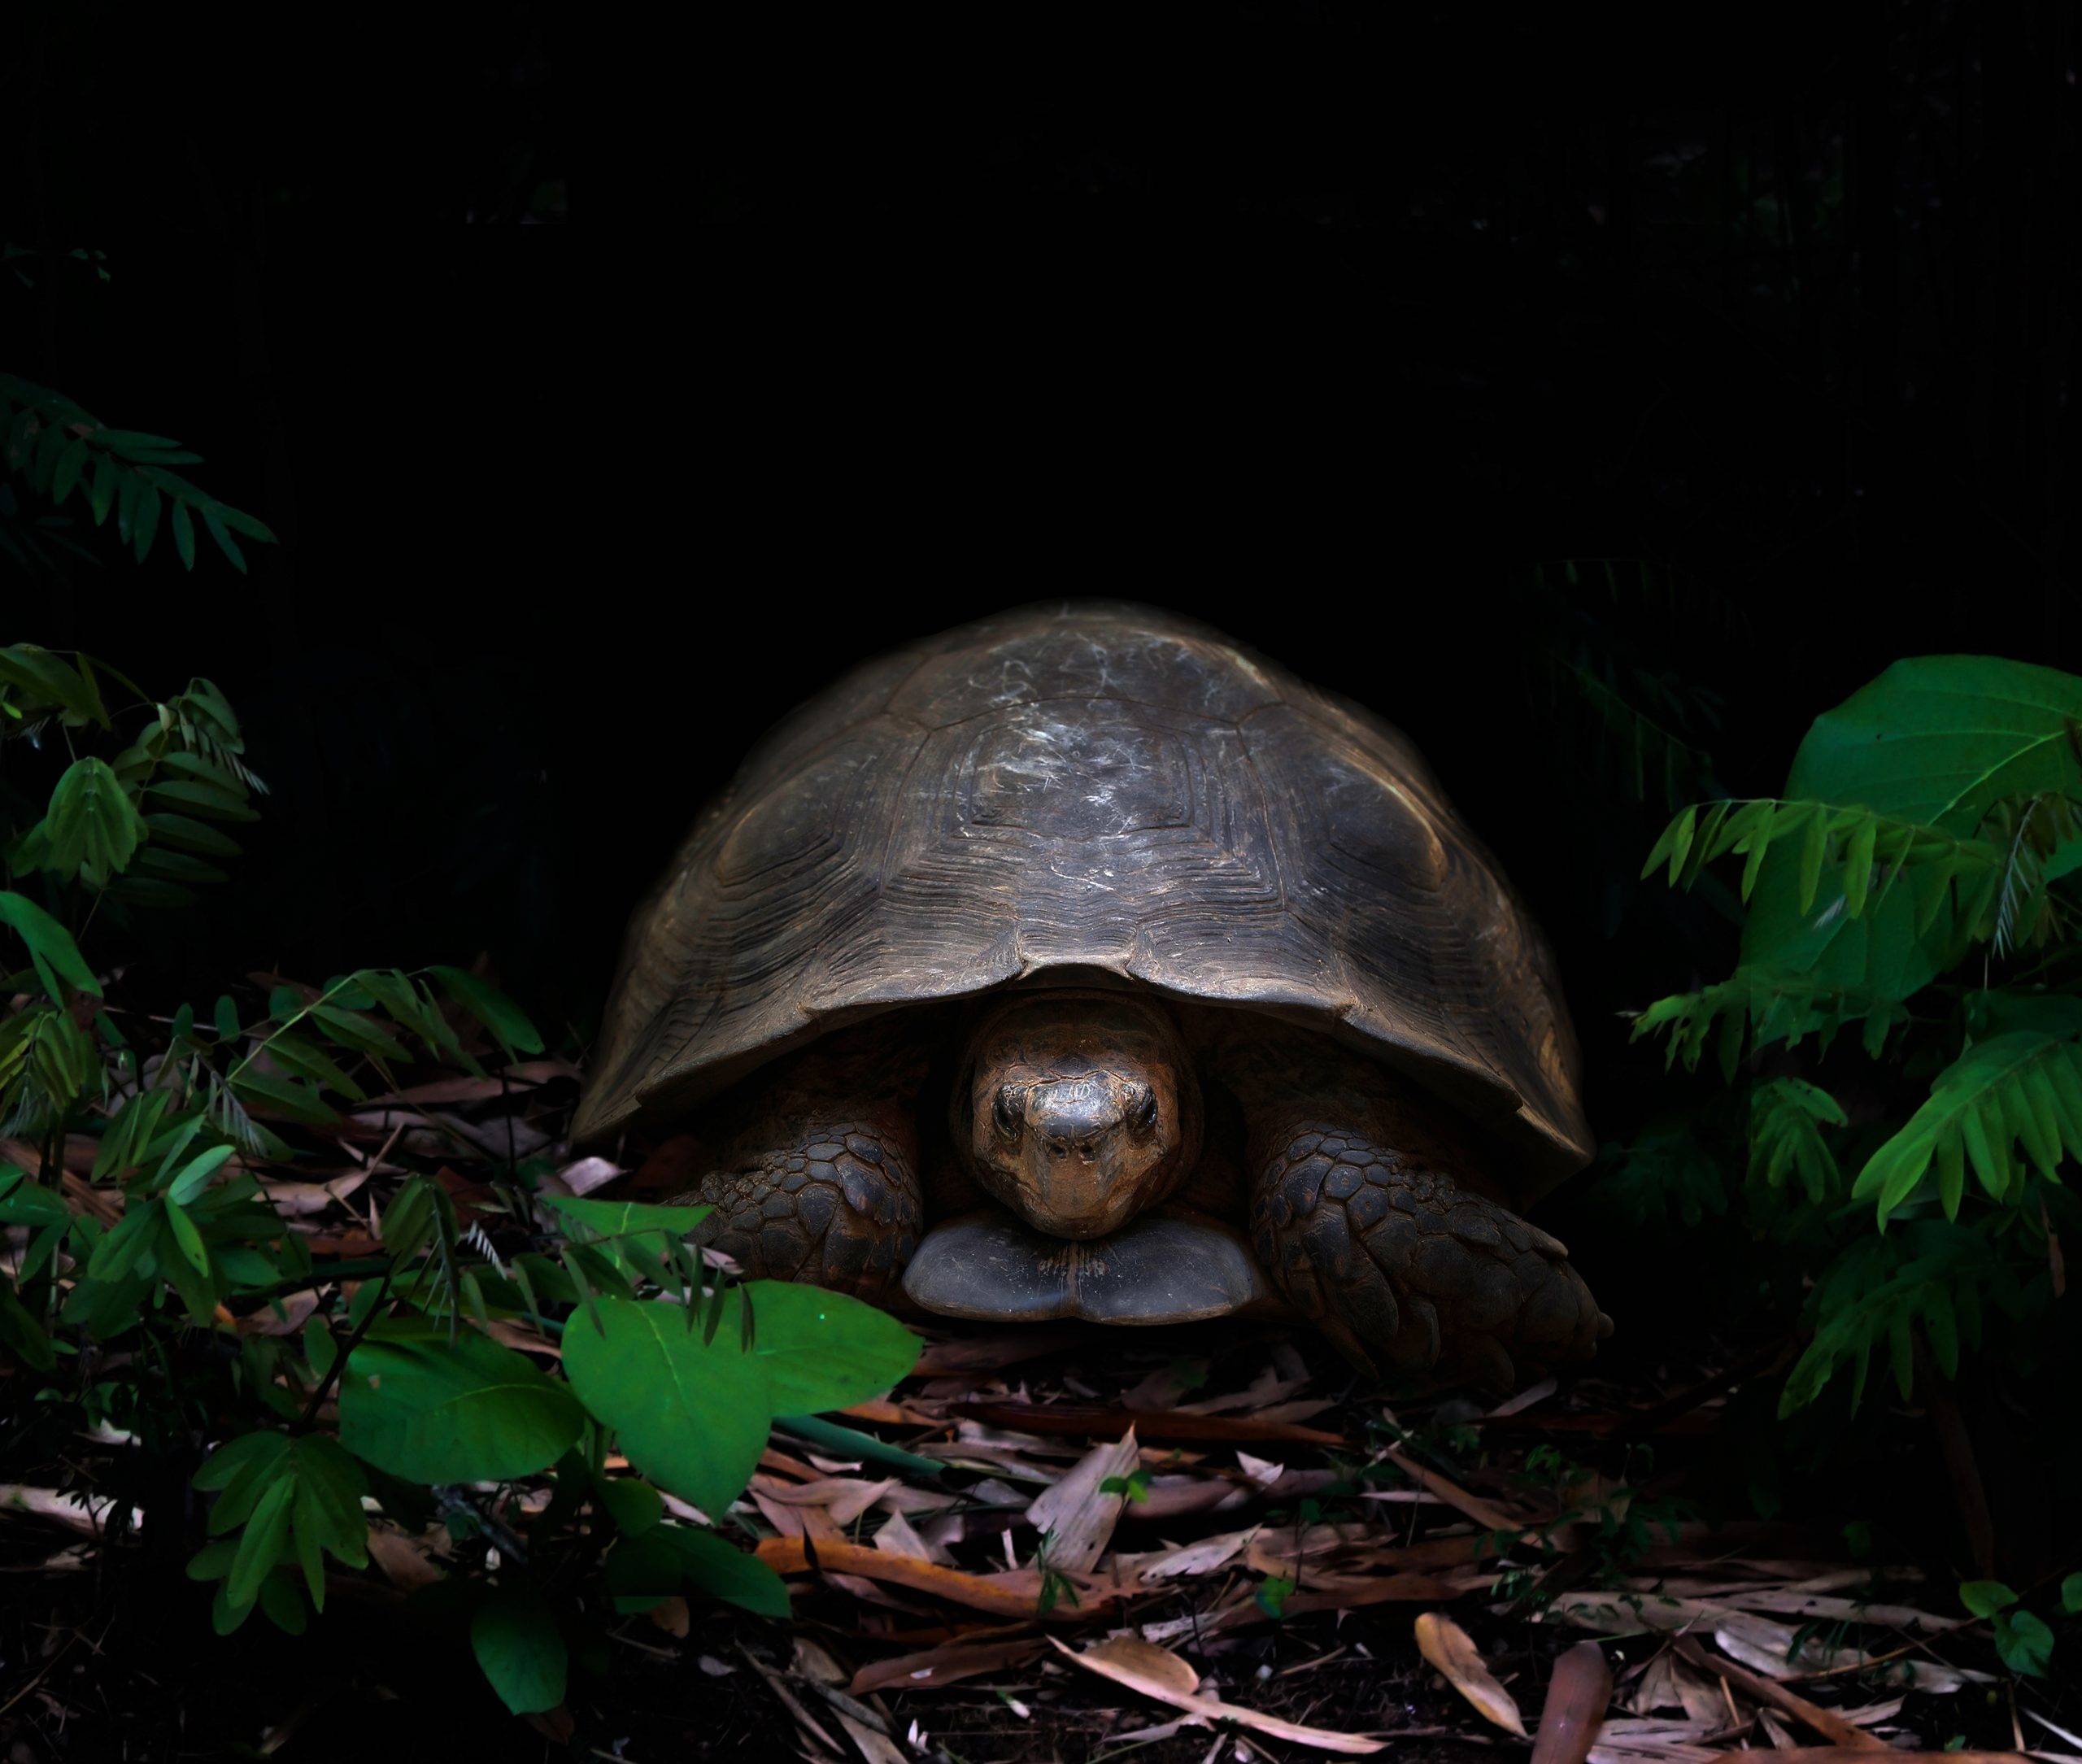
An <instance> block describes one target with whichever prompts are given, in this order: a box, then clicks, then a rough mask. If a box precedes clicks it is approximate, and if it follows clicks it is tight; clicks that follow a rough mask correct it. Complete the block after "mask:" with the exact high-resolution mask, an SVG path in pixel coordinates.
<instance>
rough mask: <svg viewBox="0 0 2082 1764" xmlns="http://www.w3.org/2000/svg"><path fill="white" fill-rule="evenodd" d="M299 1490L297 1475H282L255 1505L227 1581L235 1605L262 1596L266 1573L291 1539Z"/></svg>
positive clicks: (229, 1594) (231, 1600) (226, 1590)
mask: <svg viewBox="0 0 2082 1764" xmlns="http://www.w3.org/2000/svg"><path fill="white" fill-rule="evenodd" d="M295 1492H296V1484H295V1482H294V1479H292V1478H290V1477H287V1476H284V1477H280V1478H278V1479H277V1480H276V1481H275V1482H274V1483H272V1484H270V1485H269V1487H268V1492H266V1493H265V1494H264V1495H263V1496H261V1497H260V1503H259V1505H258V1506H256V1507H255V1509H253V1517H252V1518H251V1519H250V1520H249V1521H248V1522H246V1531H245V1533H244V1535H242V1536H241V1537H240V1539H239V1540H238V1548H237V1553H235V1554H234V1555H233V1557H232V1564H231V1576H230V1578H229V1579H228V1580H227V1581H226V1582H225V1583H224V1594H225V1596H226V1598H227V1599H229V1601H230V1602H231V1603H232V1604H233V1605H250V1604H252V1602H253V1601H255V1599H256V1598H258V1597H259V1596H260V1581H261V1579H262V1577H263V1576H264V1575H267V1574H268V1572H269V1571H270V1570H272V1569H273V1567H274V1566H275V1564H276V1563H277V1562H278V1561H281V1559H282V1553H283V1552H282V1546H283V1545H284V1544H285V1543H286V1542H287V1541H288V1540H289V1532H290V1500H291V1499H292V1497H293V1496H294V1494H295Z"/></svg>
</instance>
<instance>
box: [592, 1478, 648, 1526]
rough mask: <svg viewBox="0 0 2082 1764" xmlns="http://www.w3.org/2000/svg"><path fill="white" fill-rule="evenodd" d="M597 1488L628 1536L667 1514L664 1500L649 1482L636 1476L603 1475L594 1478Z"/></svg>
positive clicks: (609, 1511) (605, 1505)
mask: <svg viewBox="0 0 2082 1764" xmlns="http://www.w3.org/2000/svg"><path fill="white" fill-rule="evenodd" d="M593 1488H594V1492H595V1494H596V1495H598V1496H599V1501H600V1505H602V1506H603V1507H604V1508H606V1509H607V1510H608V1517H609V1518H612V1520H613V1521H614V1522H615V1529H616V1530H617V1531H620V1532H621V1533H622V1535H624V1536H625V1537H636V1536H638V1535H641V1534H642V1533H643V1532H645V1531H649V1530H650V1529H651V1527H652V1526H654V1525H656V1523H657V1522H659V1521H660V1519H662V1518H664V1516H665V1503H664V1500H662V1499H661V1498H660V1496H659V1493H658V1491H657V1490H656V1489H655V1488H653V1487H651V1485H650V1483H646V1482H638V1480H637V1479H635V1478H634V1477H633V1476H601V1477H596V1478H595V1480H594V1485H593Z"/></svg>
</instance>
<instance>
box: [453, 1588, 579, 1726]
mask: <svg viewBox="0 0 2082 1764" xmlns="http://www.w3.org/2000/svg"><path fill="white" fill-rule="evenodd" d="M470 1646H471V1649H472V1650H473V1652H474V1653H476V1654H477V1664H478V1665H479V1666H481V1667H483V1669H484V1675H485V1676H486V1678H487V1679H490V1681H491V1688H493V1689H494V1690H495V1691H497V1692H499V1701H501V1702H503V1703H504V1704H505V1705H506V1706H507V1708H508V1709H510V1710H512V1711H513V1713H514V1714H516V1715H529V1714H539V1713H540V1712H541V1711H542V1710H546V1709H554V1708H555V1707H556V1705H558V1704H559V1703H560V1702H562V1701H564V1680H565V1677H566V1675H567V1673H568V1669H569V1660H568V1653H567V1652H566V1649H565V1648H564V1637H563V1636H561V1635H560V1634H559V1633H558V1631H557V1625H556V1614H555V1612H553V1611H552V1610H551V1609H550V1607H549V1605H548V1602H547V1601H546V1600H544V1599H543V1598H542V1596H540V1595H539V1594H538V1593H532V1592H507V1591H506V1590H504V1589H503V1588H502V1589H501V1590H499V1591H498V1592H494V1593H493V1594H492V1596H490V1598H489V1599H487V1600H486V1601H485V1602H484V1604H483V1605H480V1606H479V1607H478V1609H477V1615H476V1616H475V1617H473V1618H472V1619H471V1620H470Z"/></svg>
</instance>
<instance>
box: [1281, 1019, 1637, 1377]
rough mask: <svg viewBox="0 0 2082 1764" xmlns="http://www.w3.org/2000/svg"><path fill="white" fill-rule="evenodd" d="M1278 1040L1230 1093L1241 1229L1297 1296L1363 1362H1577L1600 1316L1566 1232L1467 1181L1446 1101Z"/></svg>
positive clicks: (1598, 1331) (1326, 1048) (1462, 1367)
mask: <svg viewBox="0 0 2082 1764" xmlns="http://www.w3.org/2000/svg"><path fill="white" fill-rule="evenodd" d="M1278 1045H1279V1044H1278V1043H1275V1046H1278ZM1283 1052H1286V1053H1287V1054H1288V1055H1289V1057H1286V1058H1282V1059H1279V1060H1278V1061H1276V1062H1272V1061H1266V1060H1265V1058H1264V1057H1263V1054H1262V1052H1261V1055H1260V1057H1259V1058H1257V1059H1255V1060H1252V1061H1250V1062H1249V1064H1250V1065H1251V1067H1252V1068H1254V1069H1255V1070H1254V1071H1253V1072H1252V1073H1251V1074H1249V1075H1248V1076H1247V1077H1246V1078H1245V1080H1244V1083H1243V1085H1242V1087H1241V1094H1240V1095H1239V1100H1240V1101H1241V1102H1242V1103H1243V1105H1244V1111H1245V1113H1246V1115H1247V1117H1249V1119H1250V1134H1249V1152H1248V1167H1249V1170H1250V1173H1251V1231H1252V1240H1253V1243H1254V1245H1255V1247H1256V1248H1257V1252H1258V1255H1259V1257H1260V1258H1261V1260H1262V1261H1263V1262H1264V1264H1265V1269H1266V1271H1267V1272H1268V1273H1269V1274H1270V1275H1271V1276H1272V1278H1273V1279H1274V1282H1275V1283H1277V1284H1278V1285H1279V1286H1280V1287H1282V1288H1283V1290H1284V1291H1285V1292H1286V1293H1287V1297H1288V1298H1289V1299H1290V1300H1291V1301H1292V1302H1293V1304H1294V1305H1295V1307H1296V1309H1298V1310H1300V1312H1301V1313H1302V1314H1303V1315H1304V1316H1305V1317H1307V1318H1309V1319H1310V1320H1311V1321H1313V1322H1315V1323H1316V1324H1317V1325H1318V1327H1320V1328H1321V1329H1322V1331H1323V1333H1324V1334H1325V1335H1327V1336H1328V1337H1329V1338H1330V1339H1331V1342H1332V1343H1333V1344H1335V1346H1336V1347H1337V1348H1339V1350H1340V1351H1341V1352H1343V1353H1344V1355H1345V1357H1347V1358H1348V1359H1349V1360H1350V1361H1352V1363H1353V1364H1354V1365H1357V1366H1358V1367H1359V1368H1361V1370H1364V1371H1366V1372H1368V1373H1370V1374H1379V1373H1381V1372H1386V1371H1390V1370H1394V1371H1400V1372H1406V1373H1413V1374H1432V1375H1434V1376H1435V1377H1437V1378H1439V1379H1444V1380H1448V1381H1459V1382H1465V1383H1472V1384H1475V1385H1479V1386H1482V1387H1488V1388H1492V1389H1497V1390H1505V1391H1508V1390H1509V1389H1511V1388H1513V1387H1514V1386H1515V1384H1516V1383H1518V1381H1519V1380H1520V1379H1526V1378H1536V1377H1539V1376H1540V1375H1541V1374H1544V1372H1546V1371H1548V1370H1550V1369H1552V1368H1553V1367H1556V1366H1561V1365H1569V1364H1571V1363H1573V1362H1575V1361H1581V1360H1586V1359H1588V1358H1589V1357H1590V1356H1591V1354H1592V1352H1593V1350H1594V1348H1595V1346H1596V1343H1597V1341H1598V1339H1599V1338H1600V1337H1601V1335H1605V1334H1607V1333H1609V1331H1610V1329H1611V1324H1610V1322H1609V1321H1608V1320H1607V1319H1606V1318H1604V1317H1603V1316H1602V1315H1601V1313H1599V1310H1598V1308H1597V1305H1596V1302H1595V1301H1594V1300H1592V1297H1591V1295H1590V1289H1589V1288H1588V1287H1586V1286H1585V1285H1584V1284H1583V1277H1582V1276H1581V1275H1579V1274H1578V1273H1577V1272H1576V1270H1575V1269H1574V1268H1573V1267H1571V1266H1570V1264H1569V1261H1568V1252H1567V1250H1566V1249H1565V1248H1563V1247H1562V1244H1559V1243H1557V1242H1556V1241H1555V1239H1553V1238H1552V1237H1549V1236H1548V1235H1547V1233H1545V1232H1544V1231H1543V1230H1540V1229H1539V1228H1538V1227H1537V1226H1532V1225H1528V1224H1527V1222H1525V1221H1524V1220H1523V1219H1522V1218H1520V1217H1518V1215H1517V1214H1516V1213H1513V1212H1511V1211H1510V1209H1509V1208H1507V1207H1505V1206H1503V1205H1501V1204H1499V1203H1498V1202H1496V1201H1495V1200H1491V1199H1488V1198H1487V1197H1486V1196H1483V1195H1481V1194H1479V1193H1477V1192H1475V1191H1474V1189H1473V1187H1471V1186H1470V1181H1469V1179H1470V1178H1474V1179H1476V1180H1479V1177H1478V1176H1477V1172H1478V1171H1479V1155H1480V1154H1479V1152H1476V1151H1475V1150H1474V1148H1473V1146H1472V1144H1471V1143H1470V1142H1469V1141H1467V1140H1466V1139H1465V1137H1464V1135H1462V1134H1461V1132H1460V1131H1459V1130H1458V1129H1457V1126H1456V1125H1455V1124H1454V1123H1453V1121H1452V1119H1451V1117H1450V1116H1449V1115H1448V1113H1447V1112H1446V1110H1445V1108H1444V1105H1443V1104H1440V1103H1438V1102H1436V1101H1435V1100H1432V1099H1431V1098H1430V1097H1429V1096H1427V1095H1424V1094H1423V1093H1422V1092H1420V1091H1417V1090H1415V1089H1414V1088H1411V1087H1405V1086H1404V1085H1402V1084H1401V1083H1400V1082H1398V1081H1397V1080H1396V1079H1395V1078H1392V1076H1391V1075H1390V1074H1387V1073H1385V1072H1383V1071H1381V1070H1380V1069H1378V1068H1375V1067H1374V1066H1371V1065H1368V1064H1366V1063H1365V1062H1361V1061H1355V1060H1352V1059H1350V1058H1349V1057H1348V1056H1343V1055H1342V1054H1341V1053H1340V1052H1339V1050H1337V1049H1335V1048H1332V1047H1331V1045H1330V1044H1329V1043H1326V1042H1323V1041H1322V1040H1321V1039H1319V1038H1315V1037H1309V1038H1308V1039H1307V1040H1306V1041H1305V1042H1301V1041H1299V1040H1296V1041H1290V1042H1287V1043H1285V1045H1284V1048H1283ZM1274 1063H1276V1064H1277V1065H1278V1067H1279V1068H1280V1069H1279V1070H1278V1072H1277V1073H1270V1072H1268V1071H1267V1069H1266V1067H1267V1066H1268V1065H1270V1064H1274Z"/></svg>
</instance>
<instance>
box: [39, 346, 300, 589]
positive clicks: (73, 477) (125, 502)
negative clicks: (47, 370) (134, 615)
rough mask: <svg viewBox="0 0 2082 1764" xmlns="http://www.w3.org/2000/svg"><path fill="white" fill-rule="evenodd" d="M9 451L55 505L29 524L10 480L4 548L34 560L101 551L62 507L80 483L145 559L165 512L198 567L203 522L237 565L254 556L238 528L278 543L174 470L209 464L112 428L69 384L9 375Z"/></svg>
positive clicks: (95, 511)
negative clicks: (77, 531)
mask: <svg viewBox="0 0 2082 1764" xmlns="http://www.w3.org/2000/svg"><path fill="white" fill-rule="evenodd" d="M0 436H3V437H4V438H5V439H4V441H0V456H4V458H5V460H6V462H7V468H8V469H9V470H10V471H11V472H12V473H15V475H16V476H17V477H20V478H21V479H22V480H24V481H26V482H27V483H28V485H29V486H30V487H31V488H32V489H33V490H35V492H36V493H37V495H38V496H39V497H41V498H43V499H46V500H47V501H48V502H49V503H50V510H51V512H50V513H47V514H44V515H40V516H37V517H36V519H35V520H33V521H32V522H29V523H28V524H27V525H23V524H21V522H20V514H21V506H20V502H19V500H18V499H17V498H16V496H15V490H14V488H13V486H11V485H10V484H6V483H0V550H5V551H6V552H7V555H9V556H10V557H11V558H13V559H14V560H15V562H16V563H17V564H20V565H22V566H23V567H24V568H28V567H29V566H30V565H31V564H37V565H40V566H41V567H42V568H46V569H50V568H55V567H56V561H57V560H56V559H55V557H54V555H52V552H53V549H56V550H58V551H65V552H68V553H69V554H70V555H72V556H75V557H77V558H81V559H82V560H85V561H86V562H89V563H92V562H94V561H95V560H94V554H93V553H92V552H91V551H87V550H85V548H84V547H81V546H80V545H78V544H76V542H74V541H73V540H72V538H70V536H69V529H70V527H71V525H72V523H71V520H70V519H69V517H68V516H65V515H63V513H61V512H59V511H60V510H62V509H63V507H64V506H65V503H66V502H67V500H68V499H69V498H70V497H71V496H72V493H73V492H74V491H75V490H77V491H78V492H79V493H80V496H81V501H82V503H84V504H85V507H86V510H87V512H88V513H89V515H91V516H93V518H94V525H96V526H97V527H99V526H102V525H106V524H107V520H108V517H109V516H110V515H111V513H112V514H114V515H115V531H116V537H117V538H118V539H119V540H120V541H121V542H122V543H123V544H124V545H126V546H128V547H129V548H130V550H131V551H132V552H133V554H134V555H135V556H136V558H137V561H138V562H139V563H141V564H142V563H143V562H144V561H145V559H146V556H147V555H150V551H151V549H152V542H153V540H154V539H155V538H156V537H157V536H158V534H159V519H160V516H161V514H162V513H165V514H166V515H167V516H168V523H167V524H168V525H169V526H170V527H171V528H172V533H173V546H174V550H175V551H176V552H178V553H179V554H180V557H181V564H183V566H184V567H185V568H189V569H193V568H194V567H195V523H196V522H197V521H198V520H199V521H200V522H202V524H203V530H204V531H205V532H206V533H207V534H209V536H210V538H211V539H212V540H213V541H214V542H216V547H217V549H218V550H219V551H222V552H223V553H224V555H225V557H226V558H228V559H229V560H230V561H231V564H232V565H233V568H237V569H238V570H239V571H241V572H243V571H244V570H245V568H246V554H245V553H244V551H242V550H241V548H240V547H239V543H238V541H237V539H234V538H233V537H232V535H233V534H234V533H237V534H242V535H244V536H245V537H246V538H248V539H253V540H257V541H259V542H261V543H263V544H269V545H272V543H273V542H274V538H275V536H274V534H272V533H270V532H269V531H268V529H267V528H265V527H264V526H263V525H261V524H260V523H259V521H258V520H255V519H254V518H253V516H250V515H249V514H246V513H243V512H241V511H240V510H238V509H236V508H233V507H231V506H230V504H229V503H221V502H219V501H218V500H217V499H216V498H215V497H214V496H211V495H208V494H206V493H205V492H204V491H203V490H199V489H198V488H197V487H196V486H194V484H192V483H190V482H189V481H188V480H187V479H186V478H185V477H181V474H180V473H177V472H176V471H174V470H173V469H172V468H174V467H175V466H177V465H199V464H202V460H203V456H202V455H200V454H198V453H190V452H189V451H187V450H186V449H185V448H184V447H183V446H181V443H180V442H177V441H173V440H170V439H169V438H168V437H166V436H164V435H148V434H144V433H141V432H139V431H138V430H136V429H111V428H110V427H109V426H108V425H107V424H105V423H103V422H102V421H101V420H100V419H99V418H98V417H95V416H89V414H88V413H87V412H85V410H83V409H81V407H80V406H79V405H77V404H76V403H73V402H72V399H68V398H67V397H66V396H65V394H63V393H62V392H54V391H52V390H50V388H49V387H48V386H41V385H33V384H32V383H31V382H30V381H27V380H24V379H23V378H21V377H20V376H19V375H16V374H11V373H6V374H0Z"/></svg>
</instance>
